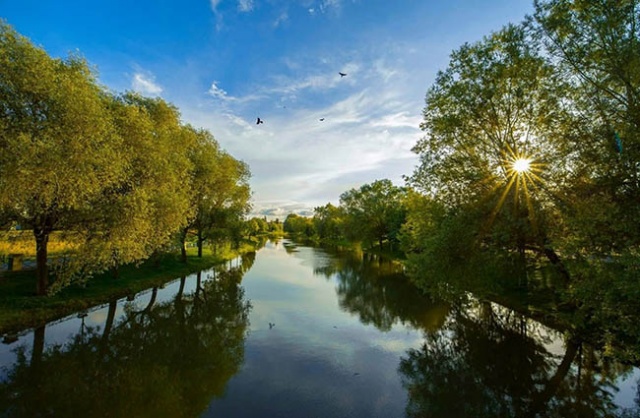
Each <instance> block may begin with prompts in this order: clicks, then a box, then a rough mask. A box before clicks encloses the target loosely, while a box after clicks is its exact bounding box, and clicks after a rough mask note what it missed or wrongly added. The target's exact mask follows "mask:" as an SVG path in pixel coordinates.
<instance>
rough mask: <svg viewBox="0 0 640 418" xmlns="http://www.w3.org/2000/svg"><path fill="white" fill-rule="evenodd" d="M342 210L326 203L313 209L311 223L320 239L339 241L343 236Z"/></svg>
mask: <svg viewBox="0 0 640 418" xmlns="http://www.w3.org/2000/svg"><path fill="white" fill-rule="evenodd" d="M344 216H345V214H344V210H343V209H342V208H341V207H336V206H333V205H332V204H331V203H327V204H326V205H325V206H318V207H316V208H315V209H314V214H313V223H314V226H315V229H316V231H317V233H318V236H319V238H320V239H332V240H335V239H339V238H340V237H341V236H343V228H344Z"/></svg>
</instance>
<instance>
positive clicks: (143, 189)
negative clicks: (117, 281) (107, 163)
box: [85, 93, 196, 275]
mask: <svg viewBox="0 0 640 418" xmlns="http://www.w3.org/2000/svg"><path fill="white" fill-rule="evenodd" d="M109 111H110V113H111V116H112V118H113V121H114V125H115V126H116V129H117V131H118V133H119V135H120V136H121V137H122V141H123V142H122V148H121V150H122V154H123V156H122V158H123V162H124V163H125V166H126V172H125V176H124V177H123V179H122V181H121V182H119V183H117V184H115V185H114V186H113V187H111V188H109V189H108V190H106V191H105V193H103V195H102V197H101V200H100V202H99V204H98V205H96V211H98V212H99V213H100V215H101V217H100V222H96V223H94V224H92V225H90V229H91V238H92V239H91V241H90V242H89V243H88V244H89V245H87V246H86V247H85V249H86V250H87V251H89V252H90V253H91V254H90V255H89V254H87V257H86V259H87V260H89V261H90V262H91V263H93V266H92V269H100V268H104V267H109V268H111V269H113V271H114V273H116V275H117V269H118V267H119V266H120V265H121V264H125V263H131V262H139V261H142V260H145V259H146V258H148V257H149V256H150V255H151V254H152V253H154V252H156V251H159V250H161V249H163V248H164V247H167V246H169V245H170V244H171V241H172V236H173V234H175V233H176V232H177V231H178V230H179V229H180V228H181V227H182V225H183V223H184V220H185V216H186V214H187V212H188V210H189V202H190V195H191V193H192V191H191V183H192V171H193V165H192V163H191V161H190V160H189V158H188V150H190V149H191V148H193V146H194V144H195V142H196V136H195V133H194V132H193V131H192V130H190V129H188V128H187V127H184V126H182V125H181V123H180V117H179V113H178V111H177V109H176V108H175V107H173V106H171V105H170V104H168V103H166V102H165V101H164V100H162V99H159V98H155V99H152V98H145V97H141V96H139V95H136V94H133V93H127V94H124V95H121V96H116V97H112V98H111V100H110V108H109Z"/></svg>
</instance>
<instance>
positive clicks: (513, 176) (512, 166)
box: [490, 148, 543, 230]
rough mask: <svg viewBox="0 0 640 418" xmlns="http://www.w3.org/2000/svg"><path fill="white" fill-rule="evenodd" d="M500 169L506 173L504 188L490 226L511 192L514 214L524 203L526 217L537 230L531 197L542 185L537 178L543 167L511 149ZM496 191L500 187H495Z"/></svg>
mask: <svg viewBox="0 0 640 418" xmlns="http://www.w3.org/2000/svg"><path fill="white" fill-rule="evenodd" d="M501 165H502V167H504V171H505V172H506V180H507V183H506V186H504V189H503V191H502V195H501V196H500V199H499V200H498V203H497V204H496V207H495V209H494V211H493V214H492V216H491V220H490V224H492V223H493V220H494V219H495V216H496V215H497V214H498V212H499V211H500V209H502V206H503V205H504V202H505V200H506V199H507V196H509V194H510V193H511V192H513V196H514V199H513V200H514V201H513V203H514V207H515V210H516V212H518V211H519V208H520V202H521V201H522V200H524V201H525V203H526V207H527V213H528V215H527V216H528V217H529V218H530V220H531V225H532V227H533V228H534V230H536V229H537V226H536V219H535V212H534V210H533V204H532V199H531V196H532V194H533V193H534V192H535V191H536V190H537V189H538V188H539V186H541V185H542V182H543V179H542V178H541V177H540V176H539V174H540V173H541V172H542V168H543V165H542V164H541V163H538V162H536V161H535V159H534V158H533V157H532V156H530V155H527V154H526V153H523V152H515V151H514V150H512V149H511V148H509V149H508V153H507V156H506V157H505V158H504V159H503V161H502V164H501ZM496 187H497V188H498V189H499V188H501V187H502V186H501V185H497V186H496Z"/></svg>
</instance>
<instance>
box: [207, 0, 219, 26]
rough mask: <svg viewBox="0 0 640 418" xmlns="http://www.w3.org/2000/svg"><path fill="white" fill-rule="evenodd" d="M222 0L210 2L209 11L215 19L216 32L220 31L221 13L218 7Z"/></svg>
mask: <svg viewBox="0 0 640 418" xmlns="http://www.w3.org/2000/svg"><path fill="white" fill-rule="evenodd" d="M221 2H222V0H210V4H211V11H212V12H213V15H214V16H215V17H216V30H220V29H222V13H220V11H219V10H218V6H219V5H220V3H221Z"/></svg>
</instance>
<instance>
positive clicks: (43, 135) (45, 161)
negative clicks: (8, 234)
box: [0, 21, 124, 295]
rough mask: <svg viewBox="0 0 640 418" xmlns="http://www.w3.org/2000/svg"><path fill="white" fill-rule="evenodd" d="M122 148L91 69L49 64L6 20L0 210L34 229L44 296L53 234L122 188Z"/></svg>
mask: <svg viewBox="0 0 640 418" xmlns="http://www.w3.org/2000/svg"><path fill="white" fill-rule="evenodd" d="M121 143H122V141H121V138H120V137H119V136H118V135H117V134H116V133H115V132H114V130H113V128H112V124H111V123H110V120H109V113H108V112H107V110H106V102H105V100H104V99H103V96H102V92H101V90H100V88H99V87H98V85H97V84H96V81H95V76H94V74H93V73H92V72H91V70H90V68H89V66H88V65H87V63H86V62H85V61H84V60H83V59H82V58H80V57H77V56H70V57H68V58H66V59H53V58H50V57H49V56H48V55H47V53H46V52H45V51H44V50H43V49H41V48H38V47H36V46H34V45H33V44H32V43H31V42H30V41H29V40H28V39H27V38H25V37H23V36H20V35H19V34H17V33H16V32H15V31H14V30H13V29H12V28H11V27H10V26H9V25H7V24H6V23H4V22H1V21H0V206H1V207H2V208H3V209H4V211H9V212H10V213H11V214H12V217H13V219H15V220H16V221H17V222H18V223H20V224H21V225H22V226H23V227H25V228H31V229H32V230H33V233H34V237H35V241H36V252H37V255H36V259H37V277H38V281H37V294H39V295H43V294H45V293H46V292H47V288H48V285H49V282H48V275H49V273H48V268H47V243H48V239H49V234H50V233H51V232H52V231H53V230H55V229H66V230H73V229H74V227H75V226H77V223H78V222H82V223H85V222H86V217H87V216H90V215H91V211H92V203H93V202H95V201H96V200H97V199H98V198H99V197H100V196H101V195H102V194H103V193H104V191H105V190H108V189H110V188H112V187H114V185H116V184H118V183H119V182H121V180H122V178H123V175H124V167H123V165H122V164H121V163H120V162H121V161H122V158H121V157H122V155H121V154H120V147H121Z"/></svg>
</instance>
